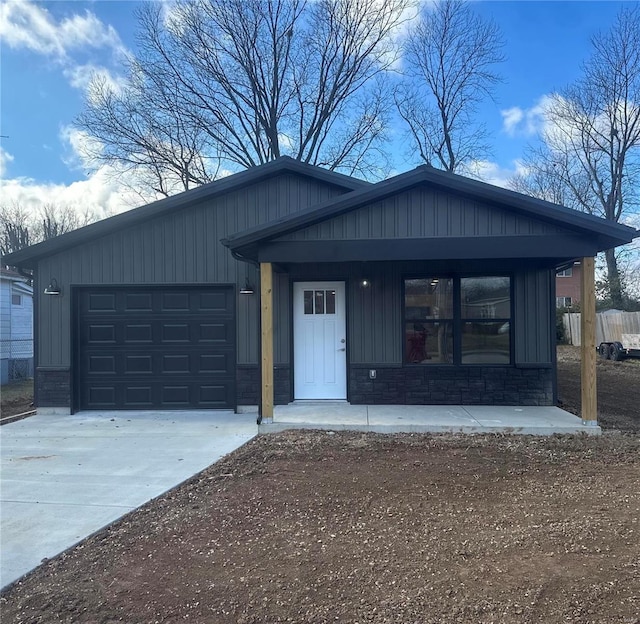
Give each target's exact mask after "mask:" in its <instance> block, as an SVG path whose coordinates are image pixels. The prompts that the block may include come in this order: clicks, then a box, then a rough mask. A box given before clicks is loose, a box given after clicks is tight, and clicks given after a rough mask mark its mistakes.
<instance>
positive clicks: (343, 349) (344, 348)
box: [338, 347, 347, 351]
mask: <svg viewBox="0 0 640 624" xmlns="http://www.w3.org/2000/svg"><path fill="white" fill-rule="evenodd" d="M346 350H347V349H346V347H342V349H338V351H346Z"/></svg>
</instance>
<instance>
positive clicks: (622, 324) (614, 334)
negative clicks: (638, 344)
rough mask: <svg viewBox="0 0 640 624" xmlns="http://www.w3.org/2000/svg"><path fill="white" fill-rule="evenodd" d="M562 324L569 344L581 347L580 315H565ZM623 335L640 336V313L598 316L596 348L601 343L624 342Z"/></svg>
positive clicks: (615, 313)
mask: <svg viewBox="0 0 640 624" xmlns="http://www.w3.org/2000/svg"><path fill="white" fill-rule="evenodd" d="M562 323H563V324H564V335H565V336H566V338H567V342H568V343H569V344H572V345H576V346H580V314H564V315H563V318H562ZM622 334H640V312H614V313H613V314H605V313H602V312H599V313H598V314H596V346H597V345H599V344H600V343H601V342H613V341H614V340H618V341H620V342H622Z"/></svg>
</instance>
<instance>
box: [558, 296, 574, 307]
mask: <svg viewBox="0 0 640 624" xmlns="http://www.w3.org/2000/svg"><path fill="white" fill-rule="evenodd" d="M560 299H562V305H558V304H559V303H560ZM567 299H568V300H569V303H568V304H567ZM571 306H573V297H564V296H562V295H559V296H558V295H556V308H557V309H562V308H570V307H571Z"/></svg>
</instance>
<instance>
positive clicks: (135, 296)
mask: <svg viewBox="0 0 640 624" xmlns="http://www.w3.org/2000/svg"><path fill="white" fill-rule="evenodd" d="M123 308H124V312H151V311H153V296H152V294H151V293H125V296H124V306H123Z"/></svg>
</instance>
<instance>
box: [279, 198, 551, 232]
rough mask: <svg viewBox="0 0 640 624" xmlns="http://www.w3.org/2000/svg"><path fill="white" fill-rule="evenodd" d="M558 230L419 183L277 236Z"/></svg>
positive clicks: (502, 209)
mask: <svg viewBox="0 0 640 624" xmlns="http://www.w3.org/2000/svg"><path fill="white" fill-rule="evenodd" d="M560 232H562V230H561V229H560V228H558V227H557V226H555V225H551V224H547V223H544V222H541V221H536V220H534V219H531V218H529V217H525V216H523V215H519V214H517V213H515V212H510V211H508V210H505V209H504V208H498V207H496V206H490V205H488V204H485V203H482V202H477V201H473V200H470V199H466V198H463V197H459V196H457V195H452V194H448V193H444V192H442V191H437V190H434V189H429V188H417V189H413V190H410V191H405V192H403V193H400V194H398V195H396V196H393V197H390V198H388V199H386V200H384V201H380V202H376V203H374V204H371V205H369V206H365V207H363V208H359V209H358V210H354V211H353V212H350V213H347V214H345V215H341V216H339V217H335V218H333V219H329V220H327V221H325V222H323V223H320V224H317V225H313V226H310V227H308V228H304V229H302V230H299V231H298V232H294V233H292V234H288V235H286V236H283V237H281V238H280V239H278V240H283V241H284V240H332V239H338V240H345V239H370V238H420V237H431V236H515V235H519V236H532V235H544V234H555V233H560Z"/></svg>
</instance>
